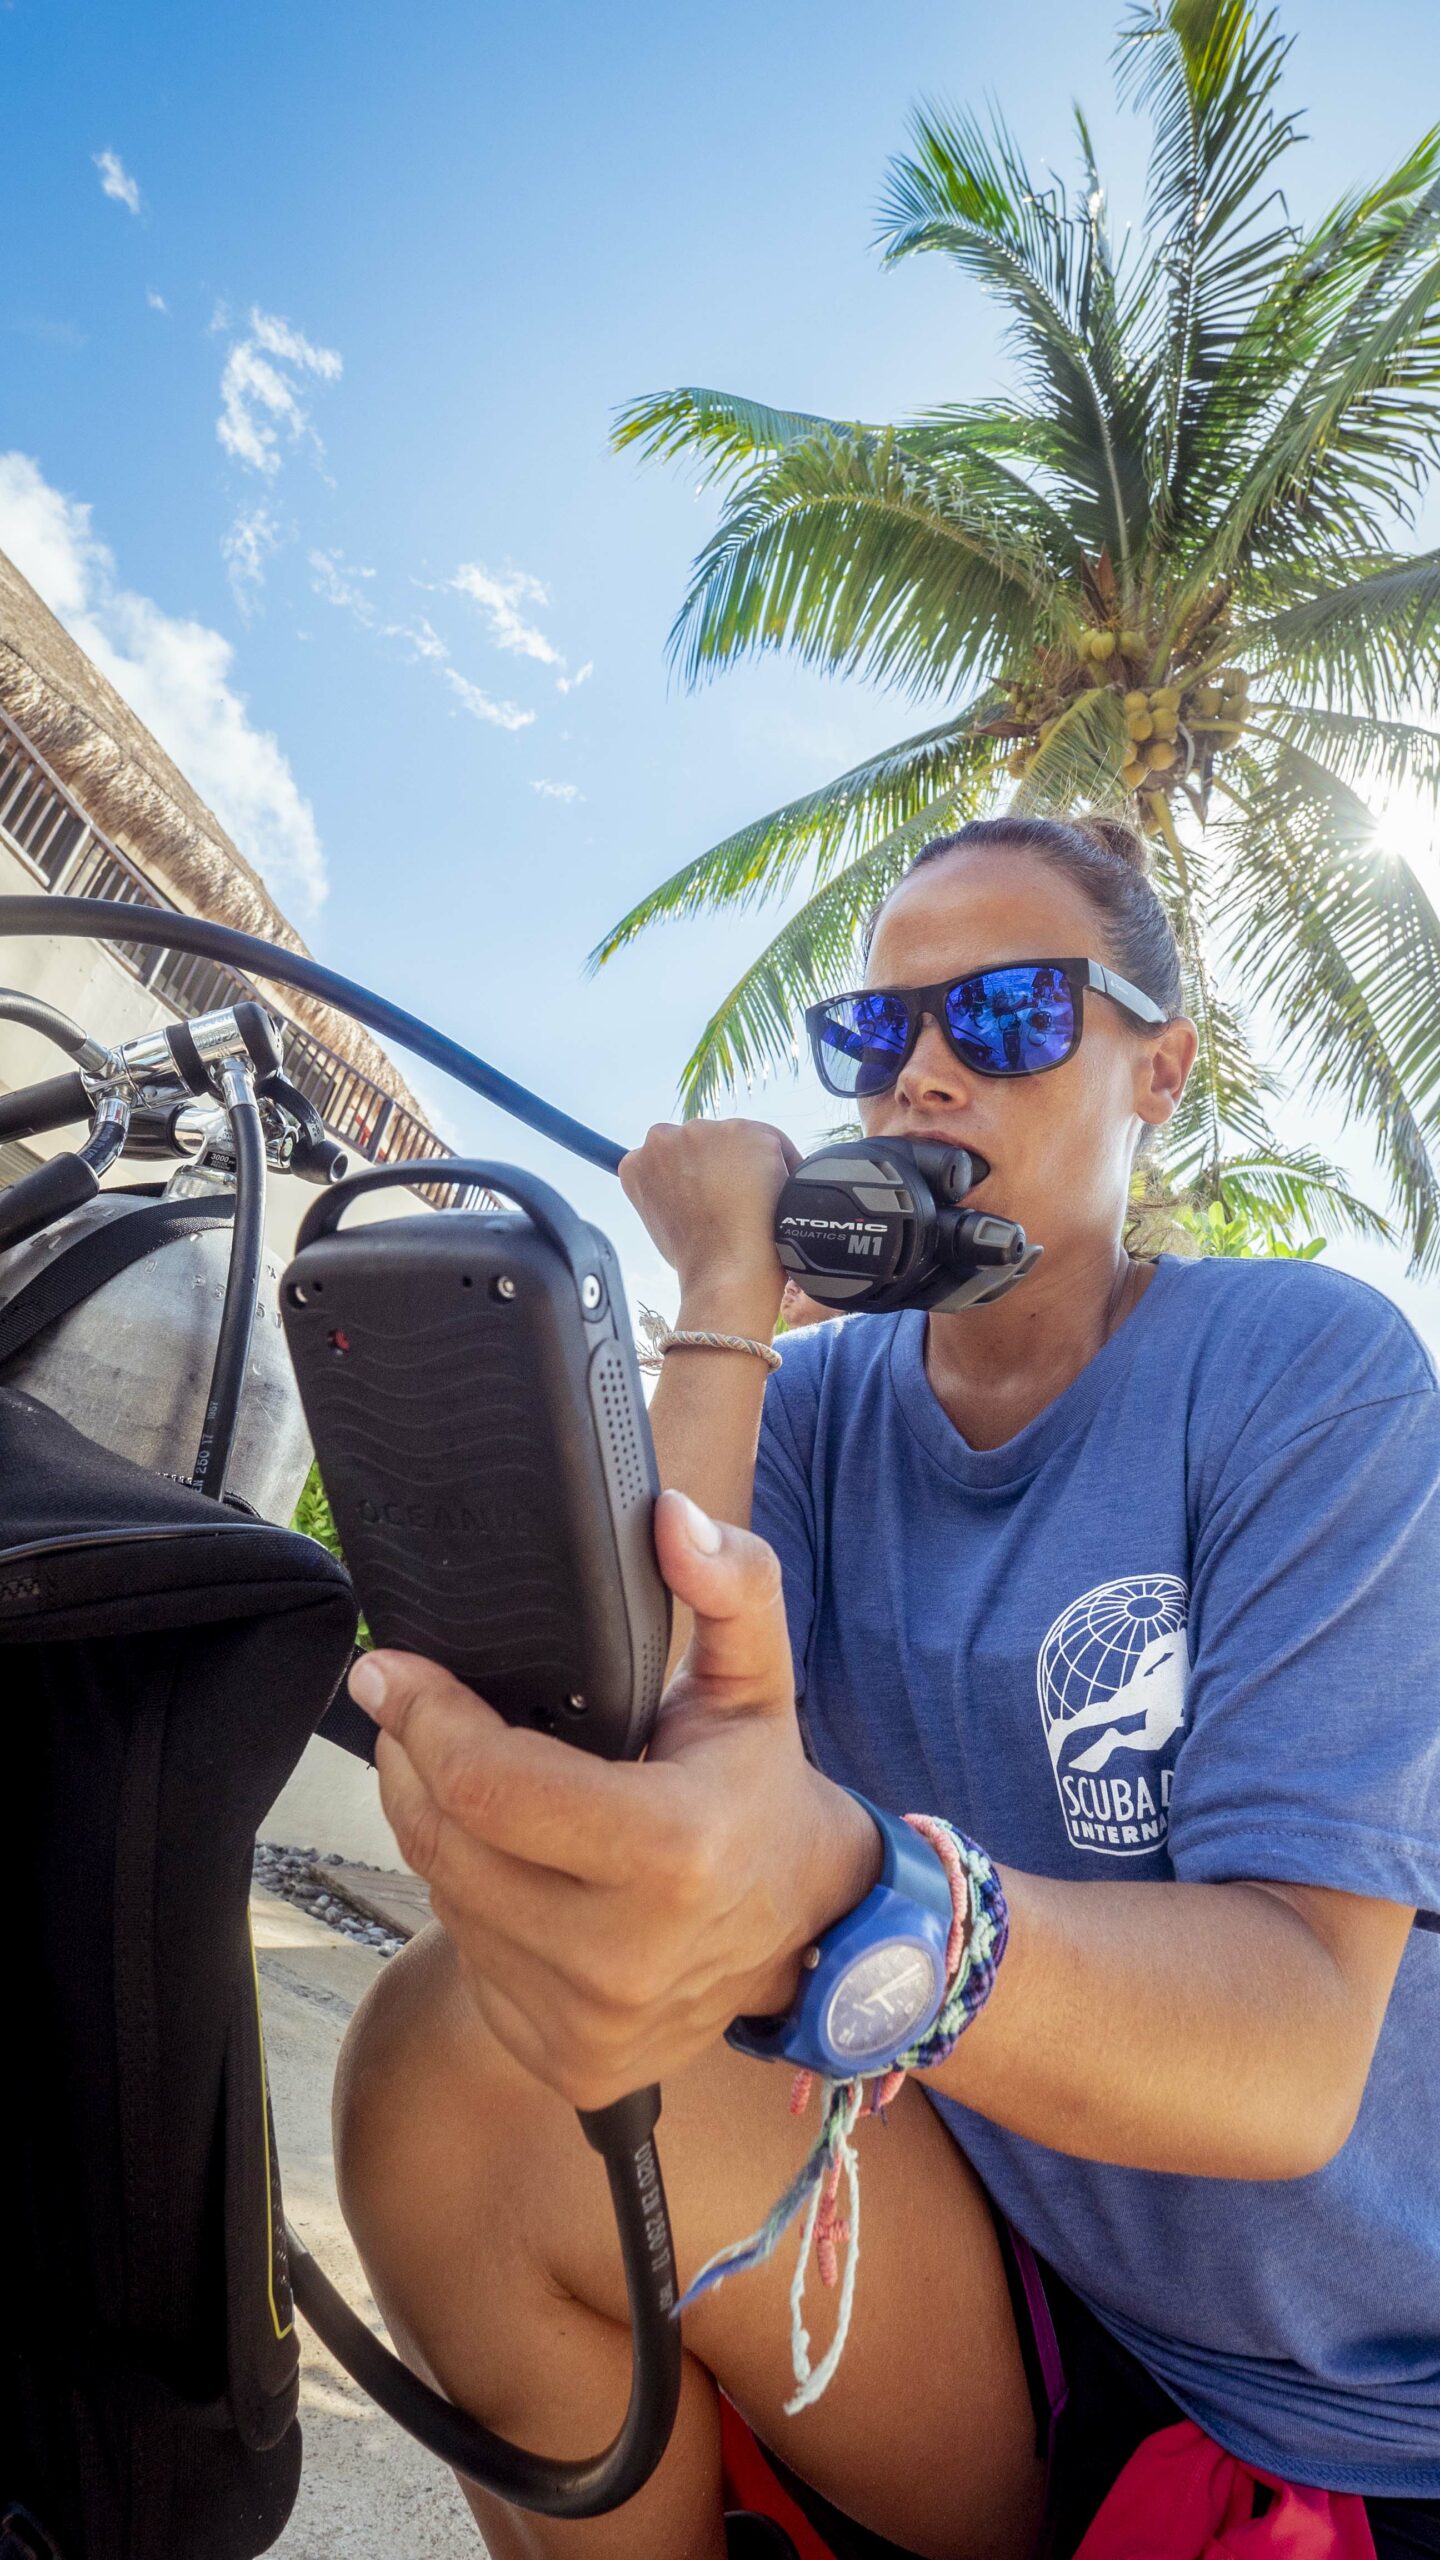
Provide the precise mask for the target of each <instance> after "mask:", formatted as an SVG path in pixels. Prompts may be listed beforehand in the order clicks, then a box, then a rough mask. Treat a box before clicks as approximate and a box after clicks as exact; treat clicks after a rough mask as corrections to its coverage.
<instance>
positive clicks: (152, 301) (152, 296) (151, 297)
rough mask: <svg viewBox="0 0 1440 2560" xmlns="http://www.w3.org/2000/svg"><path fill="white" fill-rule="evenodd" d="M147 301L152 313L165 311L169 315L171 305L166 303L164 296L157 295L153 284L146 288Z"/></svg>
mask: <svg viewBox="0 0 1440 2560" xmlns="http://www.w3.org/2000/svg"><path fill="white" fill-rule="evenodd" d="M145 300H146V302H147V303H148V305H149V307H150V309H151V310H152V311H164V312H167V313H168V311H169V309H170V305H169V303H168V302H167V301H166V299H165V296H164V294H163V293H157V292H156V290H155V287H154V286H153V284H147V286H146V287H145Z"/></svg>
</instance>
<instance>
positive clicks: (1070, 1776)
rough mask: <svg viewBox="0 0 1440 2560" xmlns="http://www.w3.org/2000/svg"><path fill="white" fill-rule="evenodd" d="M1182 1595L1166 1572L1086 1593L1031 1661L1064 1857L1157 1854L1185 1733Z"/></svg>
mask: <svg viewBox="0 0 1440 2560" xmlns="http://www.w3.org/2000/svg"><path fill="white" fill-rule="evenodd" d="M1189 1601H1190V1594H1189V1592H1188V1590H1187V1588H1186V1586H1185V1584H1184V1583H1183V1582H1181V1581H1180V1580H1179V1579H1178V1578H1177V1576H1176V1575H1174V1574H1173V1573H1132V1574H1127V1575H1126V1576H1125V1577H1124V1579H1123V1580H1122V1581H1119V1582H1101V1583H1097V1585H1096V1587H1095V1589H1094V1590H1093V1591H1086V1592H1084V1593H1082V1595H1081V1597H1080V1598H1079V1599H1078V1600H1072V1601H1071V1603H1070V1606H1069V1608H1068V1609H1062V1611H1061V1613H1060V1615H1059V1617H1058V1618H1057V1619H1056V1620H1055V1623H1054V1625H1053V1626H1052V1627H1051V1629H1050V1632H1049V1634H1048V1635H1047V1636H1046V1638H1045V1641H1044V1643H1043V1644H1042V1645H1041V1647H1040V1653H1039V1658H1038V1660H1037V1662H1036V1666H1035V1672H1036V1685H1037V1688H1038V1690H1039V1693H1040V1713H1041V1716H1042V1718H1043V1720H1044V1725H1045V1740H1046V1743H1047V1746H1048V1748H1049V1752H1050V1766H1051V1768H1052V1769H1053V1770H1054V1773H1055V1784H1056V1787H1057V1789H1058V1790H1059V1795H1060V1809H1061V1812H1062V1813H1063V1815H1064V1817H1065V1829H1066V1832H1067V1835H1068V1837H1069V1839H1070V1841H1071V1844H1072V1846H1073V1847H1075V1848H1077V1849H1089V1850H1092V1851H1094V1852H1096V1853H1097V1854H1098V1855H1100V1856H1101V1857H1112V1858H1116V1857H1118V1858H1140V1857H1145V1856H1148V1855H1153V1854H1154V1852H1155V1851H1156V1850H1157V1849H1161V1848H1163V1846H1164V1844H1165V1838H1166V1834H1167V1833H1168V1831H1169V1827H1170V1786H1171V1781H1172V1778H1173V1775H1174V1764H1175V1755H1176V1753H1177V1751H1178V1750H1179V1747H1180V1735H1181V1733H1182V1731H1183V1729H1184V1724H1185V1688H1186V1683H1187V1681H1188V1679H1189V1675H1190V1656H1189V1652H1188V1650H1187V1648H1186V1642H1185V1623H1186V1618H1187V1615H1188V1612H1189Z"/></svg>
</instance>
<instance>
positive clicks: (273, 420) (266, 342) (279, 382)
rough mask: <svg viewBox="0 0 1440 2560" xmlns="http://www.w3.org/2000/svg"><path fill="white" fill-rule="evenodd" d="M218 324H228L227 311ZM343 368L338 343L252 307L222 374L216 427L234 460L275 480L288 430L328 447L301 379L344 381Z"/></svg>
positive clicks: (292, 436)
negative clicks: (315, 340) (318, 341)
mask: <svg viewBox="0 0 1440 2560" xmlns="http://www.w3.org/2000/svg"><path fill="white" fill-rule="evenodd" d="M217 326H219V327H221V328H224V327H226V326H228V323H227V322H226V321H225V319H224V318H223V316H222V317H220V318H218V319H217ZM343 371H344V365H343V363H342V360H341V358H340V356H339V355H338V354H337V353H336V351H335V349H334V348H333V347H317V346H315V345H313V344H312V343H311V341H310V339H309V338H306V337H304V336H302V334H301V332H300V331H299V330H298V329H292V327H291V326H290V323H289V321H288V320H279V319H277V318H276V317H275V315H274V313H273V312H269V311H259V310H253V309H252V311H251V313H250V325H249V329H248V332H247V334H246V335H245V336H244V337H242V338H237V339H236V341H235V343H234V345H233V346H232V347H231V349H230V352H229V354H228V355H227V356H226V358H225V368H224V371H223V372H222V374H221V376H220V415H219V417H218V418H217V419H216V421H215V433H216V435H217V436H218V437H219V439H220V442H221V444H222V445H223V447H224V449H225V451H226V452H227V453H228V454H229V455H230V457H231V459H232V461H235V462H238V463H241V464H243V466H244V468H245V469H246V470H247V471H259V472H261V473H262V474H263V476H264V477H265V478H266V479H267V480H273V479H274V477H275V475H276V473H277V472H278V471H279V469H280V465H281V462H282V461H283V459H284V456H283V453H282V449H281V437H282V435H283V436H286V437H288V438H289V441H290V442H291V444H301V443H307V444H310V445H313V447H314V449H315V451H316V453H317V454H319V453H323V451H324V446H323V445H322V444H321V442H320V439H319V437H318V435H317V434H316V433H315V430H314V428H313V427H312V425H311V423H310V411H309V408H308V407H307V405H306V402H305V400H304V399H303V398H302V397H301V390H300V385H301V384H303V383H304V382H305V381H306V379H307V377H308V378H309V379H310V380H313V381H317V382H338V381H339V379H340V376H341V374H342V372H343Z"/></svg>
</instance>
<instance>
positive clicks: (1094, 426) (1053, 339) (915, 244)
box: [881, 106, 1149, 582]
mask: <svg viewBox="0 0 1440 2560" xmlns="http://www.w3.org/2000/svg"><path fill="white" fill-rule="evenodd" d="M881 238H882V240H883V242H884V244H885V255H886V261H887V264H893V263H894V262H895V261H896V260H897V259H899V258H905V257H913V256H914V255H916V254H917V253H918V252H920V251H922V250H940V251H943V252H944V253H945V254H946V255H947V256H949V257H951V258H953V259H954V260H955V262H956V264H957V265H958V266H960V267H961V268H962V270H963V271H964V272H965V273H966V274H968V275H972V276H974V277H975V278H976V279H977V280H978V281H979V282H980V283H981V284H983V285H985V286H986V287H987V288H988V289H989V290H990V291H991V292H993V293H995V294H996V295H998V296H999V298H1000V299H1001V300H1002V301H1003V302H1004V303H1005V304H1006V305H1007V307H1008V309H1009V311H1010V313H1011V323H1012V343H1013V345H1014V348H1015V351H1016V354H1017V356H1018V359H1019V362H1020V364H1021V366H1022V369H1023V370H1024V372H1025V375H1026V377H1027V379H1028V380H1029V382H1030V383H1031V384H1032V386H1033V387H1034V389H1035V390H1036V392H1037V393H1038V394H1039V405H1041V406H1043V407H1044V409H1045V410H1046V412H1047V414H1048V416H1049V420H1050V427H1051V436H1052V450H1053V453H1054V456H1055V467H1056V468H1057V470H1058V471H1059V472H1060V474H1061V476H1062V477H1063V479H1064V481H1065V482H1066V484H1067V485H1068V488H1069V489H1070V491H1071V492H1072V514H1073V519H1074V523H1075V528H1076V531H1077V533H1078V534H1079V536H1080V539H1081V541H1082V543H1083V544H1085V546H1086V547H1087V548H1088V549H1089V551H1090V552H1091V554H1092V555H1095V554H1098V553H1099V552H1100V551H1102V550H1104V549H1107V548H1108V549H1109V550H1110V552H1111V553H1112V555H1113V557H1114V559H1115V561H1116V564H1117V567H1118V568H1119V571H1120V574H1121V577H1122V580H1124V581H1126V582H1128V578H1129V565H1130V558H1131V553H1132V551H1133V550H1134V549H1135V548H1136V547H1138V544H1139V542H1140V540H1141V539H1142V537H1143V533H1144V529H1145V525H1146V522H1147V519H1148V513H1149V492H1148V488H1147V484H1146V479H1145V473H1144V466H1143V445H1144V413H1143V406H1142V403H1141V399H1140V396H1139V389H1138V386H1137V385H1134V384H1130V383H1128V382H1127V381H1125V380H1124V379H1123V378H1121V379H1118V380H1116V379H1112V380H1110V381H1109V382H1106V381H1105V380H1104V379H1103V378H1102V374H1103V360H1104V352H1105V351H1104V348H1103V347H1102V345H1101V342H1100V341H1099V339H1098V338H1097V339H1095V340H1092V341H1089V342H1087V339H1086V337H1085V335H1084V333H1083V327H1082V311H1081V295H1082V289H1083V286H1084V283H1085V280H1086V279H1087V277H1088V278H1089V280H1090V284H1091V287H1092V288H1093V280H1094V264H1093V249H1094V243H1093V237H1091V235H1090V234H1089V233H1088V232H1087V231H1086V230H1085V229H1084V228H1083V227H1082V228H1080V229H1078V230H1077V226H1076V224H1075V223H1074V222H1073V220H1072V219H1071V217H1070V214H1069V212H1068V210H1067V208H1066V204H1065V198H1064V194H1063V191H1062V190H1061V189H1060V188H1059V187H1058V186H1055V185H1052V186H1049V187H1042V186H1040V185H1039V184H1038V183H1037V181H1036V180H1035V179H1034V178H1033V177H1032V176H1031V173H1030V171H1029V170H1028V169H1027V168H1026V166H1025V163H1024V160H1023V158H1022V157H1021V154H1020V150H1019V146H1018V144H1017V143H1016V142H1015V140H1014V138H1013V136H1012V135H1011V134H1010V133H1009V132H1008V131H1007V130H1006V128H1005V126H1004V125H1003V124H1002V123H1000V122H999V120H998V119H997V120H996V123H995V125H994V129H993V132H992V133H991V134H989V135H987V134H986V133H985V132H984V130H983V128H982V127H981V126H980V124H979V123H978V122H977V121H976V119H975V118H974V117H973V116H970V115H968V114H966V113H964V112H963V111H953V112H949V113H947V112H946V111H945V110H944V109H942V108H939V107H934V106H931V107H922V108H921V109H920V110H919V111H918V112H917V114H916V116H915V117H914V119H913V121H912V129H911V143H910V149H909V151H908V152H907V153H906V154H904V155H903V156H902V157H901V158H899V159H897V160H895V161H892V163H891V166H890V171H889V180H888V186H887V191H886V195H885V198H884V201H883V203H882V207H881Z"/></svg>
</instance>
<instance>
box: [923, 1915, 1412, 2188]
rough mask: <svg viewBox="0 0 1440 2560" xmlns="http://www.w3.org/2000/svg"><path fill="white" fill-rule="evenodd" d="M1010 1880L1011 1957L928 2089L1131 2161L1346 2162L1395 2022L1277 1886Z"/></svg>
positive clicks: (1084, 2154)
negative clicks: (1385, 2018)
mask: <svg viewBox="0 0 1440 2560" xmlns="http://www.w3.org/2000/svg"><path fill="white" fill-rule="evenodd" d="M1003 1874H1004V1882H1005V1888H1006V1893H1007V1896H1008V1898H1009V1902H1010V1913H1011V1935H1010V1948H1009V1952H1008V1953H1007V1955H1006V1958H1005V1961H1004V1963H1003V1964H1002V1966H1001V1968H1000V1972H999V1976H998V1978H997V1981H996V1985H995V1990H994V1994H993V1996H992V1998H991V2000H990V2002H989V2004H988V2006H987V2007H986V2008H985V2009H984V2010H983V2011H982V2013H981V2015H980V2016H979V2017H978V2018H977V2019H976V2021H975V2023H974V2024H973V2026H971V2027H970V2028H969V2029H968V2030H967V2031H966V2033H965V2034H964V2035H963V2036H962V2037H961V2039H960V2042H959V2044H958V2045H957V2046H956V2048H955V2050H954V2052H953V2053H952V2055H951V2056H950V2059H949V2060H948V2062H945V2063H943V2064H941V2065H940V2067H939V2068H938V2069H937V2070H935V2071H931V2072H927V2073H926V2074H925V2075H924V2076H925V2081H926V2084H927V2085H928V2086H930V2087H933V2088H935V2089H937V2090H939V2091H940V2092H942V2093H943V2094H944V2095H945V2096H946V2097H950V2098H956V2099H959V2100H960V2101H961V2102H962V2103H963V2104H964V2105H965V2106H967V2107H973V2108H975V2109H976V2110H977V2112H978V2113H979V2114H981V2115H984V2116H988V2117H990V2118H991V2119H992V2121H993V2122H995V2123H996V2124H1001V2125H1004V2126H1005V2127H1006V2128H1007V2129H1008V2130H1009V2131H1011V2132H1014V2133H1019V2134H1023V2135H1025V2136H1027V2137H1028V2138H1029V2139H1030V2140H1031V2141H1033V2142H1041V2143H1044V2144H1046V2145H1047V2146H1048V2147H1049V2148H1050V2149H1052V2150H1056V2151H1064V2152H1068V2153H1070V2154H1072V2155H1073V2156H1075V2157H1078V2158H1080V2159H1089V2160H1107V2161H1113V2162H1115V2163H1116V2164H1117V2165H1119V2166H1122V2167H1126V2168H1133V2169H1160V2170H1170V2171H1178V2172H1180V2173H1182V2174H1184V2175H1186V2176H1190V2177H1216V2178H1287V2177H1297V2176H1302V2175H1305V2174H1307V2173H1308V2172H1309V2171H1312V2170H1314V2169H1317V2168H1319V2167H1320V2166H1322V2165H1323V2163H1324V2162H1325V2161H1326V2160H1328V2159H1329V2158H1331V2157H1332V2156H1333V2154H1334V2153H1335V2151H1337V2150H1338V2149H1339V2147H1340V2145H1341V2143H1343V2141H1344V2140H1345V2138H1346V2135H1347V2134H1348V2132H1349V2130H1350V2125H1351V2123H1352V2122H1353V2118H1354V2111H1355V2107H1356V2105H1357V2104H1358V2101H1359V2096H1360V2093H1361V2091H1362V2090H1363V2087H1364V2081H1365V2075H1366V2072H1367V2070H1368V2068H1369V2062H1370V2056H1371V2052H1372V2050H1373V2043H1374V2028H1375V2025H1376V2024H1378V2021H1372V2020H1371V2017H1370V2015H1369V2010H1368V2007H1367V2004H1366V2003H1365V2002H1364V2001H1363V2000H1362V1999H1357V1996H1356V1989H1355V1985H1354V1984H1353V1983H1352V1982H1351V1981H1349V1980H1348V1979H1347V1976H1346V1973H1345V1971H1344V1970H1343V1968H1342V1967H1341V1966H1340V1965H1339V1964H1338V1963H1337V1961H1336V1959H1335V1957H1334V1955H1333V1954H1332V1953H1331V1951H1330V1949H1329V1948H1328V1947H1327V1946H1326V1945H1325V1944H1324V1943H1323V1942H1322V1940H1321V1939H1320V1938H1319V1937H1318V1936H1317V1935H1316V1934H1315V1932H1314V1931H1313V1930H1312V1929H1311V1928H1310V1926H1309V1925H1308V1923H1307V1921H1306V1920H1305V1919H1304V1918H1302V1917H1301V1915H1300V1913H1299V1912H1298V1911H1297V1910H1295V1909H1294V1908H1292V1907H1291V1905H1290V1904H1289V1903H1287V1902H1286V1901H1284V1900H1283V1899H1281V1898H1280V1897H1279V1895H1278V1894H1277V1893H1275V1892H1272V1891H1268V1890H1267V1889H1266V1888H1264V1887H1263V1886H1259V1885H1251V1884H1144V1885H1140V1884H1093V1885H1092V1884H1066V1883H1056V1882H1053V1881H1051V1880H1049V1879H1047V1878H1043V1877H1038V1876H1028V1875H1020V1874H1016V1873H1013V1872H1011V1871H1009V1870H1004V1871H1003Z"/></svg>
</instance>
